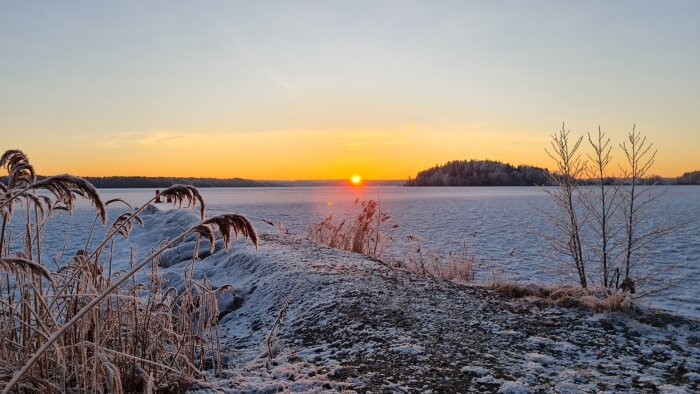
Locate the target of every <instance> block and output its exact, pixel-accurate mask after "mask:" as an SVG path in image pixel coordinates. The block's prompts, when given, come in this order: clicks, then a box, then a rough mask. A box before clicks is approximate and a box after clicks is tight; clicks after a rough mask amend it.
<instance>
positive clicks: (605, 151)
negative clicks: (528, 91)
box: [583, 127, 620, 288]
mask: <svg viewBox="0 0 700 394" xmlns="http://www.w3.org/2000/svg"><path fill="white" fill-rule="evenodd" d="M588 142H589V144H590V145H591V148H592V149H593V153H592V154H588V158H589V160H590V161H591V162H592V163H593V165H592V166H591V167H590V168H589V169H588V174H587V175H588V177H589V178H590V179H591V180H595V182H596V183H597V184H596V186H597V188H598V193H593V198H586V199H584V200H583V202H584V204H585V205H586V208H587V209H588V211H589V212H590V214H591V216H592V217H593V220H594V225H593V226H592V227H593V228H592V231H593V233H594V234H595V235H596V240H595V244H596V245H595V246H593V252H594V255H595V256H596V257H597V259H598V260H599V262H600V270H601V276H602V283H601V284H602V285H603V287H605V288H608V287H610V286H611V285H612V283H611V281H610V275H611V273H612V270H613V267H614V262H615V261H614V260H615V257H616V255H615V254H614V253H613V248H614V242H613V240H614V238H615V237H616V236H617V235H618V233H619V230H620V229H619V226H616V221H615V215H616V212H617V209H618V208H619V205H620V203H619V200H620V198H619V197H620V188H619V185H618V184H617V183H616V182H615V181H614V180H613V179H612V178H609V177H608V174H607V168H608V166H609V165H610V163H611V161H612V145H611V144H610V138H608V137H607V136H606V135H605V133H604V132H603V131H602V130H601V128H600V127H598V135H597V136H596V137H593V136H591V133H588ZM617 223H618V224H619V222H617ZM617 256H618V257H619V254H618V255H617Z"/></svg>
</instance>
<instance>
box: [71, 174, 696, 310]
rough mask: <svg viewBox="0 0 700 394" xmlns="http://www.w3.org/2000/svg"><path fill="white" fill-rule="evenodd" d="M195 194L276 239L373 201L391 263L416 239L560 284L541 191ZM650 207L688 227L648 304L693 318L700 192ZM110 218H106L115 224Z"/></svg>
mask: <svg viewBox="0 0 700 394" xmlns="http://www.w3.org/2000/svg"><path fill="white" fill-rule="evenodd" d="M153 192H154V191H153V190H150V189H105V190H102V191H101V193H102V196H103V199H105V200H107V199H111V198H116V197H121V198H124V199H125V200H127V201H129V202H131V203H134V204H138V203H142V202H144V201H146V200H148V199H149V198H150V197H152V196H153ZM201 192H202V194H203V196H204V198H205V200H206V202H207V204H208V215H214V214H218V213H225V212H238V213H242V214H245V215H247V216H248V217H249V218H251V219H252V220H254V222H255V224H256V227H257V228H258V230H259V231H260V232H266V231H275V230H274V228H272V227H270V226H269V225H267V224H265V223H264V222H263V221H262V220H263V219H265V220H270V221H273V222H275V223H277V222H282V223H283V224H284V226H285V227H286V228H288V229H289V231H290V232H291V233H293V234H296V235H299V236H305V235H306V234H307V232H308V229H309V226H310V225H311V224H313V223H317V222H319V221H321V220H323V219H324V218H326V217H327V216H328V215H329V214H333V215H334V216H337V217H343V216H344V215H347V214H348V212H350V211H352V210H354V211H353V212H356V211H357V208H356V207H355V200H356V199H358V198H359V199H360V200H362V199H365V198H366V199H380V200H381V204H382V210H384V211H386V212H388V213H389V214H390V215H391V217H392V219H391V221H392V223H393V224H397V225H398V226H399V227H398V229H397V230H396V233H395V235H394V238H395V240H396V241H395V243H394V245H393V246H392V249H391V253H392V255H394V256H397V257H399V258H400V257H401V256H402V254H405V253H406V250H407V248H408V247H409V244H408V241H407V239H406V238H407V236H408V235H416V236H418V237H420V238H421V239H422V243H423V246H422V248H423V249H424V250H428V249H437V250H443V251H444V250H446V249H447V248H450V247H451V248H453V249H454V248H456V246H455V245H456V244H457V243H459V242H461V239H462V238H465V239H467V241H468V243H469V245H470V248H471V249H472V250H473V251H474V252H476V253H477V255H478V256H479V258H481V259H484V260H489V261H494V262H495V263H497V264H499V265H500V266H501V267H503V268H504V269H505V270H506V271H508V272H513V273H514V274H515V275H516V277H517V279H518V280H544V281H557V280H561V279H562V278H561V276H560V275H559V274H557V273H555V272H554V269H556V268H557V265H556V264H555V263H554V262H553V261H554V258H553V256H552V252H551V251H550V249H549V246H548V244H547V243H546V241H544V240H543V239H542V238H541V236H539V235H538V234H539V233H542V232H547V231H551V225H550V224H548V223H547V222H546V220H544V219H543V218H542V216H541V215H540V214H539V213H538V211H537V210H536V208H535V207H538V208H544V209H552V208H553V206H552V203H551V202H550V199H549V196H548V195H547V194H546V193H545V192H544V191H543V190H542V189H541V188H535V187H478V188H469V187H462V188H460V187H455V188H447V187H444V188H443V187H420V188H408V187H394V186H386V187H290V188H217V189H201ZM163 205H164V204H163ZM80 207H81V208H80V209H79V211H78V212H77V213H76V215H75V216H74V217H73V218H72V219H67V220H70V221H72V222H74V226H75V230H74V234H81V233H84V232H85V230H86V228H87V227H89V223H91V220H85V219H86V216H85V214H86V211H85V208H86V206H85V205H81V206H80ZM656 207H657V212H656V215H655V218H656V220H657V221H658V222H659V223H663V222H667V221H668V220H671V221H672V222H679V221H681V220H683V221H685V220H687V221H689V224H687V225H685V226H684V227H683V228H681V229H680V230H678V231H677V232H675V233H674V234H671V235H670V236H668V237H667V238H665V239H664V240H663V241H662V242H661V243H659V244H658V245H656V246H655V247H654V248H653V249H652V250H651V251H650V254H649V256H648V257H649V261H650V262H653V264H654V265H655V266H657V267H661V266H671V265H673V266H674V267H675V268H674V270H673V271H672V273H671V274H669V275H672V276H676V277H682V278H683V283H682V284H681V285H680V286H677V287H675V288H674V289H672V290H671V291H670V292H669V293H667V294H665V295H664V296H655V297H654V298H651V300H652V302H653V303H654V304H655V305H658V306H661V307H663V308H666V309H670V310H674V311H677V312H680V313H683V314H686V315H691V316H695V317H700V300H699V298H700V286H698V285H699V284H700V187H695V186H675V187H670V188H668V190H667V191H666V194H665V195H663V197H662V198H661V199H660V200H659V202H658V204H657V205H656ZM116 213H118V212H116V211H115V212H112V213H111V215H110V216H111V217H115V216H116V215H115V214H116ZM90 215H91V214H90ZM81 218H82V219H81ZM61 221H62V220H61ZM78 222H81V223H78ZM86 226H87V227H86ZM78 238H79V237H78Z"/></svg>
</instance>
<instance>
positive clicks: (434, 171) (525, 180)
mask: <svg viewBox="0 0 700 394" xmlns="http://www.w3.org/2000/svg"><path fill="white" fill-rule="evenodd" d="M551 179H552V173H551V172H550V171H549V170H547V169H546V168H541V167H536V166H531V165H524V164H521V165H519V166H517V167H516V166H513V165H511V164H508V163H503V162H500V161H496V160H453V161H448V162H447V163H445V164H442V165H436V166H434V167H432V168H429V169H427V170H423V171H420V172H418V174H417V175H416V177H415V178H411V177H409V178H408V181H407V182H406V183H405V184H404V185H405V186H549V185H551V183H552V182H551ZM616 182H617V183H624V180H621V179H617V178H614V177H608V178H606V179H605V183H606V184H614V183H616ZM641 182H642V183H643V184H648V185H650V184H664V185H700V171H694V172H686V173H685V174H683V175H682V176H679V177H677V178H662V177H660V176H658V175H651V176H649V177H647V178H645V179H644V180H642V181H641ZM582 183H583V184H589V183H591V182H589V181H588V180H582Z"/></svg>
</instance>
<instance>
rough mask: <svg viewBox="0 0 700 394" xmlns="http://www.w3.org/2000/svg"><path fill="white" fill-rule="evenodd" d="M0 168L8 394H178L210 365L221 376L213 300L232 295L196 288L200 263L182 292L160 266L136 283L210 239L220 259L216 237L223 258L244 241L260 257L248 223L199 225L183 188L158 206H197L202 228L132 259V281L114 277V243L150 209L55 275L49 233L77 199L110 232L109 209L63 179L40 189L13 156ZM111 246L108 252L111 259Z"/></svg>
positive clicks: (1, 312) (127, 216) (0, 354)
mask: <svg viewBox="0 0 700 394" xmlns="http://www.w3.org/2000/svg"><path fill="white" fill-rule="evenodd" d="M0 165H1V166H2V167H4V168H5V169H6V170H7V172H8V184H7V185H2V184H0V213H1V214H2V228H1V231H0V327H1V328H0V382H3V383H2V389H3V393H6V392H9V391H10V390H11V389H14V390H17V391H21V392H36V391H44V392H66V391H73V392H110V393H120V392H134V391H141V392H173V391H181V390H183V389H185V388H186V387H187V386H188V385H189V384H190V383H192V382H194V381H195V380H198V379H203V378H205V375H204V373H203V372H202V371H203V370H204V368H205V364H208V365H211V366H213V367H214V368H215V369H218V368H220V367H221V362H220V353H219V332H218V315H219V311H218V304H217V300H216V295H217V293H219V292H222V291H227V290H229V289H230V286H224V287H221V288H218V289H215V288H213V287H212V286H211V285H210V284H209V283H208V281H207V280H206V278H205V279H203V280H199V281H197V280H194V279H193V276H192V273H193V271H194V268H195V264H196V261H197V259H196V256H197V255H198V251H197V250H195V253H194V254H193V258H192V260H191V262H190V264H189V265H188V266H187V268H186V271H185V272H184V278H185V281H184V283H185V284H184V286H183V288H180V289H175V288H167V287H165V281H164V280H163V278H162V277H161V276H160V274H159V272H158V266H157V264H151V270H150V274H149V275H147V278H148V279H147V281H146V282H145V283H140V282H137V281H136V280H135V279H134V274H135V273H137V272H138V271H140V270H142V269H143V268H145V267H146V266H147V265H148V264H149V263H151V262H152V261H154V259H156V258H157V257H158V255H159V254H160V253H161V252H162V251H164V250H166V249H167V248H169V247H172V246H174V245H176V244H177V243H179V242H181V241H182V240H183V239H185V238H188V237H189V238H191V237H195V238H196V239H197V243H196V244H197V245H198V244H199V241H198V240H199V239H200V237H204V238H206V239H207V240H208V241H209V243H210V246H211V247H213V245H214V241H215V236H216V235H220V236H221V237H222V238H223V240H224V243H225V245H226V248H227V249H228V248H229V247H230V245H231V240H232V237H234V236H236V237H237V236H238V235H242V236H243V237H246V238H248V239H250V240H251V241H252V242H253V243H254V244H256V245H257V236H256V233H255V230H254V228H253V227H252V225H251V223H250V222H249V221H248V220H247V219H246V218H245V217H243V216H240V215H235V214H231V215H222V216H217V217H214V218H211V219H207V220H204V219H203V218H204V212H205V211H204V210H205V205H204V201H203V199H202V197H201V195H200V194H199V192H198V191H197V190H196V189H195V188H193V187H191V186H186V185H176V186H173V187H171V188H169V189H167V190H165V191H164V192H163V193H161V196H170V197H172V198H173V199H174V201H175V202H176V203H177V204H180V205H183V204H184V205H187V206H190V207H194V206H195V205H199V207H200V210H199V213H200V216H201V218H202V221H201V222H200V223H199V224H198V225H196V226H194V227H192V228H190V229H188V230H186V231H185V232H183V233H182V234H180V235H179V236H177V237H175V238H174V239H172V240H169V241H168V242H166V243H164V244H163V245H162V246H161V248H160V249H158V250H156V251H154V252H153V253H152V254H151V255H149V256H148V257H146V258H145V259H143V260H141V261H136V260H135V259H134V258H133V256H134V253H133V250H132V252H131V255H132V259H131V269H130V270H128V271H125V272H123V271H119V272H112V264H111V262H112V259H113V251H114V247H115V242H114V237H115V236H116V235H121V236H123V237H127V236H128V234H129V231H130V230H131V229H132V226H133V224H134V223H139V222H140V218H139V214H140V213H141V212H142V211H143V210H144V209H145V208H146V207H147V206H148V204H150V202H151V201H148V202H146V203H145V204H143V205H142V206H141V207H140V208H138V209H136V210H130V211H129V212H126V213H124V214H122V215H120V216H119V217H118V218H117V219H116V221H115V222H114V223H113V224H111V226H110V227H109V228H108V231H107V234H106V236H105V238H104V239H103V240H101V242H100V243H99V244H98V245H97V246H96V247H94V248H92V249H91V250H87V248H88V246H89V240H88V242H87V243H86V250H81V251H79V252H78V253H77V254H76V255H75V256H74V257H73V258H72V259H71V260H70V261H69V262H67V263H66V264H65V265H63V266H61V267H60V268H59V269H58V270H57V271H55V272H49V270H48V269H47V267H46V266H45V264H44V262H43V261H42V258H41V256H42V244H43V239H44V235H45V234H44V229H45V225H46V223H47V221H49V220H51V219H52V218H54V217H55V216H56V215H58V214H60V213H61V212H65V211H69V212H70V211H71V210H72V209H73V205H74V202H75V200H76V198H79V197H83V198H87V199H89V200H90V201H91V202H92V203H93V205H94V206H95V208H96V211H97V215H96V221H97V219H102V222H103V223H106V222H107V215H106V210H105V205H106V204H104V203H103V202H102V201H101V199H100V196H99V193H98V192H97V190H96V189H95V188H94V187H92V185H90V184H89V183H88V182H85V181H84V180H82V179H80V178H77V177H73V176H69V175H60V176H56V177H50V178H47V179H44V180H41V181H37V180H36V176H35V173H34V169H33V168H32V167H31V165H30V164H29V161H28V159H27V157H26V155H24V154H23V153H22V152H20V151H16V150H14V151H8V152H6V153H5V154H4V155H3V156H2V157H1V158H0ZM42 191H43V192H42ZM46 192H48V193H46ZM47 195H50V196H51V197H48V196H47ZM13 208H15V209H16V210H17V209H21V210H22V212H20V213H17V212H13ZM13 214H17V215H21V216H20V218H23V219H22V220H23V221H24V224H23V231H22V234H10V231H8V230H9V225H8V221H9V219H10V217H11V216H12V215H13ZM96 221H95V222H96ZM91 237H92V234H90V236H89V239H90V238H91ZM108 244H109V245H111V246H112V247H110V248H109V249H106V248H105V246H106V245H108ZM117 245H118V244H117ZM195 249H197V248H195Z"/></svg>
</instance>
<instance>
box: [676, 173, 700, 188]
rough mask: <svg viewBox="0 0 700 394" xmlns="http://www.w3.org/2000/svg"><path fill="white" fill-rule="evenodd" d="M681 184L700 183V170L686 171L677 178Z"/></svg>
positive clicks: (677, 181)
mask: <svg viewBox="0 0 700 394" xmlns="http://www.w3.org/2000/svg"><path fill="white" fill-rule="evenodd" d="M676 183H677V184H679V185H700V171H693V172H686V173H685V174H683V175H681V176H679V177H678V178H676Z"/></svg>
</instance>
